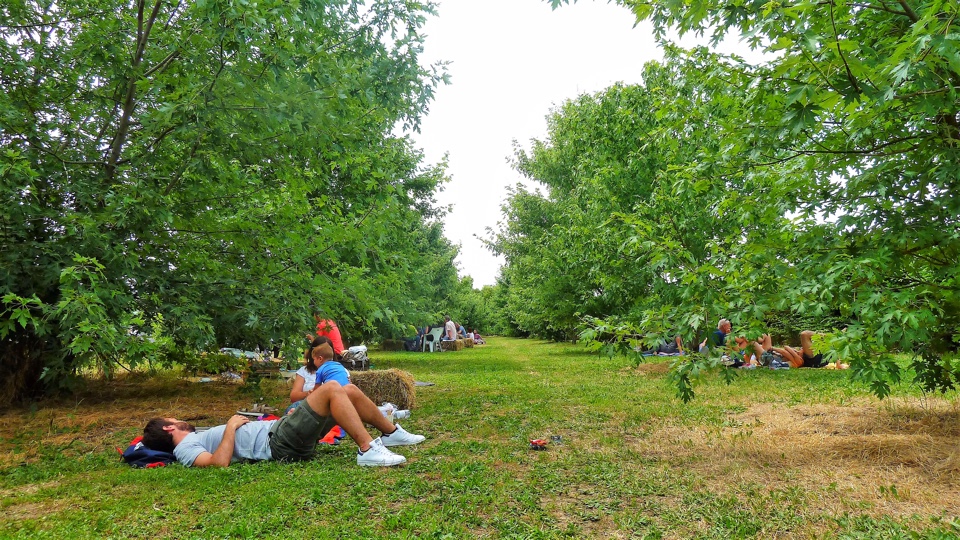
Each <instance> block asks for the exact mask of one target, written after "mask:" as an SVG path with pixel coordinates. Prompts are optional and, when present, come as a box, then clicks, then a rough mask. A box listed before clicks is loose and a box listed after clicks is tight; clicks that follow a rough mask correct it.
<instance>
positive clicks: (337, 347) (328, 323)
mask: <svg viewBox="0 0 960 540" xmlns="http://www.w3.org/2000/svg"><path fill="white" fill-rule="evenodd" d="M313 318H314V320H316V321H317V335H316V337H320V336H326V337H328V338H330V341H332V342H333V353H334V354H336V355H337V356H341V355H342V354H343V349H344V347H343V339H342V338H341V337H340V329H339V328H337V323H335V322H333V319H321V318H320V314H319V313H314V314H313ZM307 339H308V340H310V341H313V339H314V336H313V335H311V334H307Z"/></svg>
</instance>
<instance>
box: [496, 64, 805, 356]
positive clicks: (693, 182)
mask: <svg viewBox="0 0 960 540" xmlns="http://www.w3.org/2000/svg"><path fill="white" fill-rule="evenodd" d="M719 72H723V74H724V75H727V76H728V77H729V78H726V79H724V78H723V77H719V76H718V75H719ZM736 77H737V75H736V74H735V73H728V72H727V70H726V69H724V68H723V65H722V64H719V63H718V60H717V58H716V57H715V56H713V55H710V54H708V53H706V52H705V51H700V52H699V54H698V56H696V57H694V58H691V59H689V60H687V61H685V62H681V53H680V51H678V50H675V49H671V50H670V51H669V52H668V61H667V62H665V63H663V64H658V63H650V64H648V65H647V66H646V68H645V70H644V84H643V85H635V86H620V85H617V86H614V87H611V88H609V89H607V90H605V91H603V92H599V93H596V94H592V95H584V96H580V97H579V98H577V99H576V100H572V101H570V102H568V103H566V104H565V105H564V106H562V107H561V108H560V109H559V110H558V111H556V112H554V113H553V114H552V115H551V117H550V119H549V122H548V126H549V129H548V139H547V140H546V141H534V143H533V148H532V151H531V152H530V153H529V154H528V153H526V152H525V151H522V150H521V151H518V159H517V163H518V168H519V169H520V170H521V171H522V172H523V173H524V174H525V175H526V176H527V177H528V178H530V179H532V180H536V181H538V182H541V183H542V184H543V185H544V186H545V187H546V189H547V193H546V194H540V193H539V192H530V191H528V190H525V189H523V188H518V189H517V190H516V191H515V192H514V193H513V194H512V196H511V198H510V199H509V202H508V205H507V206H506V207H505V217H506V221H505V223H504V226H503V228H502V230H501V232H500V234H499V235H498V236H497V239H496V242H495V244H494V246H495V248H496V249H499V250H500V251H501V252H502V253H503V254H504V255H505V256H506V259H507V263H508V264H507V267H506V269H505V270H504V278H505V279H503V280H502V284H503V285H504V286H505V288H506V289H507V290H508V291H509V293H508V297H509V298H510V300H509V301H508V306H510V308H509V311H510V312H511V315H512V317H513V319H514V320H515V321H516V322H517V324H518V326H519V327H520V328H521V329H523V330H525V331H527V332H531V333H535V334H539V335H543V336H547V337H557V336H561V337H566V336H574V337H575V336H576V331H577V327H578V326H580V325H581V324H582V322H583V320H584V318H586V319H587V320H593V321H598V320H604V321H606V323H607V324H609V323H611V322H612V321H615V320H616V321H620V322H618V323H616V324H615V326H623V325H628V326H630V324H629V321H645V322H644V325H643V326H644V328H643V329H642V330H636V331H634V330H631V331H628V332H622V333H621V334H622V335H628V336H629V337H630V338H631V339H633V340H634V341H637V340H638V339H640V340H642V339H649V340H651V341H656V340H658V339H659V338H660V337H661V335H662V334H665V333H668V332H670V333H676V332H678V331H683V332H685V333H688V334H691V336H690V337H691V339H692V334H693V333H695V332H697V331H702V329H703V327H704V325H705V324H706V321H707V320H708V319H714V317H715V315H716V311H715V308H714V305H715V304H716V303H717V302H718V299H720V298H722V295H723V291H724V285H723V281H724V276H723V275H721V274H720V273H719V272H718V271H711V270H710V269H711V268H713V269H716V268H718V267H720V266H722V265H723V264H725V255H724V253H725V251H726V250H727V249H728V248H729V246H730V244H732V243H736V242H738V241H739V239H740V237H741V236H742V235H743V234H749V233H755V234H757V235H760V236H763V235H767V234H769V231H770V229H772V228H779V227H788V226H789V223H787V222H786V221H785V220H783V218H782V216H779V215H762V214H761V213H763V212H767V211H768V210H767V209H766V207H765V206H762V205H756V204H752V203H753V202H754V199H753V198H752V197H753V195H755V194H758V193H759V191H758V190H757V189H756V187H755V185H754V184H752V183H751V182H753V179H752V178H750V177H747V176H746V175H744V174H738V175H730V174H728V175H721V174H718V173H717V171H719V170H720V169H723V168H726V167H728V166H729V164H728V163H725V162H717V161H712V160H711V159H710V158H712V157H713V156H717V155H719V154H720V153H721V152H722V151H723V147H722V145H721V144H720V143H721V139H720V137H719V136H718V131H719V130H721V129H722V128H723V126H724V125H725V124H726V123H728V122H734V121H739V119H740V117H739V116H738V113H739V109H738V105H737V104H738V103H742V99H743V92H742V91H741V90H739V87H737V86H733V85H730V84H729V81H730V80H733V79H736ZM693 126H698V127H701V126H702V127H706V129H697V128H694V127H693ZM692 166H696V167H698V168H699V174H698V175H696V176H693V175H692V173H691V171H689V170H687V168H688V167H692ZM747 192H750V193H749V194H746V193H747ZM730 193H734V194H737V195H736V196H737V197H738V199H737V201H736V204H729V202H728V203H727V204H721V203H722V202H724V201H727V199H728V197H729V196H730V195H729V194H730ZM740 215H742V216H744V217H748V216H752V218H751V221H750V222H749V223H747V222H746V221H744V220H741V219H739V217H738V216H740ZM688 274H698V275H699V276H700V279H699V280H696V281H693V280H691V279H689V276H688ZM680 306H683V307H682V309H681V308H680ZM633 345H636V343H633V344H632V345H631V347H626V343H624V347H623V349H624V350H631V349H632V346H633Z"/></svg>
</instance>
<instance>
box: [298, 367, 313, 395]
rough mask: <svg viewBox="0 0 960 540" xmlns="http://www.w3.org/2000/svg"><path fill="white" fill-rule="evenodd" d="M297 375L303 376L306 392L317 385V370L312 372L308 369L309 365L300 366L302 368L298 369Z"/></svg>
mask: <svg viewBox="0 0 960 540" xmlns="http://www.w3.org/2000/svg"><path fill="white" fill-rule="evenodd" d="M297 375H299V376H301V377H303V391H304V392H309V391H311V390H313V387H314V386H316V385H317V372H316V371H314V372H313V373H310V372H309V371H307V366H300V369H298V370H297Z"/></svg>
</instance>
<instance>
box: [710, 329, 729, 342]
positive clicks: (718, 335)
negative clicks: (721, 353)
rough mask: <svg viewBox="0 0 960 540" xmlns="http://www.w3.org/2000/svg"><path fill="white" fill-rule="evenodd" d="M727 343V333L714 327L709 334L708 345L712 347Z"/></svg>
mask: <svg viewBox="0 0 960 540" xmlns="http://www.w3.org/2000/svg"><path fill="white" fill-rule="evenodd" d="M726 343H727V334H725V333H723V330H720V329H719V328H718V329H716V330H715V331H714V332H713V334H712V335H711V336H710V342H709V344H710V345H713V346H714V347H722V346H723V345H725V344H726Z"/></svg>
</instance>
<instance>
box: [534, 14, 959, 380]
mask: <svg viewBox="0 0 960 540" xmlns="http://www.w3.org/2000/svg"><path fill="white" fill-rule="evenodd" d="M552 3H553V5H554V6H557V5H559V4H561V3H565V2H564V1H563V0H552ZM621 3H622V4H623V5H625V6H627V7H630V8H631V9H632V10H633V11H634V12H635V14H636V15H637V17H638V19H639V20H650V21H651V22H652V24H653V26H654V29H655V31H656V33H657V35H658V36H659V38H660V39H661V40H663V39H664V36H665V35H666V33H667V31H668V30H672V29H675V30H677V31H679V32H680V33H681V35H682V34H685V33H688V32H689V33H695V34H706V33H709V34H710V37H711V38H712V40H713V42H714V43H716V42H718V41H719V40H720V39H722V38H723V37H725V36H727V35H731V36H734V37H736V36H739V37H741V38H742V39H744V40H746V41H747V43H749V44H750V45H751V46H752V47H754V48H758V49H762V50H764V51H765V52H768V53H770V55H771V60H769V62H768V63H766V64H764V65H759V66H745V67H744V68H742V72H743V73H744V74H745V75H746V76H747V77H748V78H749V84H748V85H747V88H749V89H750V94H749V95H748V96H747V98H746V100H745V101H744V103H745V105H746V108H745V109H744V110H743V114H742V117H741V123H740V127H739V128H738V127H737V126H735V125H731V126H728V129H726V130H725V131H724V132H722V133H721V134H720V136H721V137H722V141H723V147H724V152H723V155H720V156H717V157H718V161H722V160H726V161H728V162H729V161H730V160H731V159H737V160H740V161H741V166H740V167H739V169H740V171H747V174H748V175H750V176H753V177H755V178H757V179H764V180H763V182H762V183H763V185H765V186H767V188H768V189H769V193H768V204H769V205H770V206H771V207H775V208H777V209H778V211H779V212H780V213H782V214H783V215H789V216H791V217H792V218H793V221H794V224H795V227H794V228H793V230H792V231H789V232H788V231H784V234H783V235H777V236H774V237H772V238H771V237H767V238H759V237H752V238H751V237H747V238H745V239H744V240H743V241H742V242H739V243H737V244H733V245H732V246H731V247H733V248H734V249H733V250H731V251H728V252H727V255H728V257H729V264H728V265H726V266H724V267H723V268H722V269H721V270H722V272H723V274H724V275H726V276H729V278H730V279H729V282H728V283H729V286H730V287H735V288H736V289H739V290H741V291H742V290H749V291H751V298H752V299H756V300H759V301H760V303H759V304H757V309H754V310H752V311H750V310H745V309H744V308H745V307H746V305H745V304H744V303H742V302H737V301H734V300H733V299H732V297H731V300H730V301H728V302H726V303H724V304H720V305H719V307H721V308H723V309H726V310H729V311H731V312H733V313H736V314H737V315H738V316H739V317H740V318H741V319H742V320H743V322H744V323H745V324H746V325H748V326H751V325H752V326H756V325H759V324H761V323H762V320H763V318H764V316H765V314H766V313H767V312H769V310H771V309H774V308H781V309H782V308H786V309H790V310H792V311H794V312H795V313H800V314H805V313H806V314H809V313H814V314H823V313H827V312H831V311H839V312H840V313H841V314H842V316H843V317H845V318H846V319H847V320H848V321H849V324H848V325H847V327H846V331H845V332H842V333H839V334H837V336H836V339H835V340H834V342H833V343H832V350H833V354H835V355H837V356H840V357H843V358H849V359H851V360H852V366H853V368H854V370H853V371H854V374H855V376H857V377H859V378H861V379H863V380H865V381H868V382H869V383H870V384H871V386H872V387H873V389H874V391H875V392H876V393H877V394H878V395H879V396H881V397H882V396H884V395H886V393H887V392H888V391H889V385H890V384H891V383H893V382H896V381H898V380H899V378H900V372H899V367H898V365H897V364H896V363H895V362H893V361H892V360H891V358H890V357H889V355H888V353H889V352H890V351H893V350H907V351H913V352H914V353H915V359H914V362H913V364H912V367H913V368H914V370H915V372H916V374H917V382H918V383H919V384H920V385H921V386H922V387H923V388H924V389H926V390H940V391H946V390H949V389H953V388H956V386H957V384H958V383H960V370H958V368H957V364H956V362H955V361H954V358H955V353H956V349H957V343H958V341H960V333H958V328H960V326H958V322H960V321H958V317H960V286H958V285H960V284H958V281H957V276H958V275H960V267H958V264H960V263H958V261H960V257H958V255H960V220H958V215H960V201H958V197H957V193H958V192H957V187H958V186H957V183H958V181H960V159H958V157H960V156H958V151H960V150H958V144H957V143H958V140H960V118H958V112H960V111H958V108H960V99H958V91H960V62H958V60H957V59H958V58H960V39H958V38H957V36H956V35H955V33H954V32H953V23H954V22H955V18H956V16H957V14H958V7H957V5H956V4H955V3H949V2H940V1H937V0H934V1H928V0H919V1H913V0H897V1H896V2H885V1H866V2H844V1H829V2H786V3H776V4H772V3H763V2H761V3H749V2H748V3H733V4H730V3H728V2H720V1H715V0H702V1H701V0H697V1H693V2H686V3H676V2H636V1H633V0H623V1H622V2H621ZM688 170H689V171H690V172H691V174H693V175H695V176H700V177H702V175H698V174H697V172H698V171H697V170H696V167H689V168H688ZM731 172H732V171H731ZM736 174H739V172H737V173H736ZM688 276H695V274H688ZM694 279H695V278H694ZM731 292H732V291H731Z"/></svg>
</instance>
